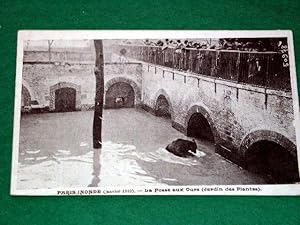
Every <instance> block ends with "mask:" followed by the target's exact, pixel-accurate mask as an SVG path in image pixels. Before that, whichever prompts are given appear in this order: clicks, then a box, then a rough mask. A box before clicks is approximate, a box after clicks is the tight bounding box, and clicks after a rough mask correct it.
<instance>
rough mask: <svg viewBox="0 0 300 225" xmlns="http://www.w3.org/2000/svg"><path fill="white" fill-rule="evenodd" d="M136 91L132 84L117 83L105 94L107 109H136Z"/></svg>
mask: <svg viewBox="0 0 300 225" xmlns="http://www.w3.org/2000/svg"><path fill="white" fill-rule="evenodd" d="M134 98H135V95H134V90H133V88H132V87H131V85H130V84H128V83H125V82H117V83H114V84H113V85H111V86H110V87H109V88H108V90H107V92H106V94H105V108H131V107H134Z"/></svg>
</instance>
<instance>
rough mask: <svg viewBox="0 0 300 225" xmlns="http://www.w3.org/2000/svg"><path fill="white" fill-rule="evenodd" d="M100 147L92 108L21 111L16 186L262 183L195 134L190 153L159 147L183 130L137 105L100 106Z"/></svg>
mask: <svg viewBox="0 0 300 225" xmlns="http://www.w3.org/2000/svg"><path fill="white" fill-rule="evenodd" d="M103 118H104V121H103V131H102V136H103V148H102V149H101V150H96V151H94V150H93V148H92V147H93V145H92V124H93V111H82V112H67V113H44V114H31V115H23V116H22V119H21V129H20V147H19V159H18V162H19V164H18V177H17V189H36V188H62V187H88V186H93V187H94V186H99V187H106V186H132V185H133V186H134V185H137V186H145V185H151V186H153V185H162V184H164V185H230V184H263V183H265V181H264V180H263V179H262V178H260V177H258V176H257V175H254V174H251V173H249V172H248V171H246V170H243V169H241V168H240V167H238V166H237V165H235V164H232V163H230V162H228V161H226V160H225V159H224V158H222V157H221V156H219V155H218V154H216V153H215V152H214V145H213V144H212V143H210V142H204V141H200V140H197V145H198V150H197V153H196V154H195V156H194V157H191V158H181V157H178V156H175V155H173V154H172V153H169V152H168V151H166V150H165V147H166V146H167V145H168V144H169V143H170V142H172V141H173V140H175V139H177V138H185V139H189V138H188V137H185V136H184V135H183V134H181V133H180V132H178V131H177V130H175V129H174V128H172V127H171V121H170V120H169V119H166V118H161V117H155V116H153V115H151V114H149V113H147V112H145V111H143V110H139V109H133V108H131V109H110V110H104V115H103Z"/></svg>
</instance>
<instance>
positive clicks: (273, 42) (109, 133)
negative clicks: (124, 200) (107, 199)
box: [11, 30, 300, 195]
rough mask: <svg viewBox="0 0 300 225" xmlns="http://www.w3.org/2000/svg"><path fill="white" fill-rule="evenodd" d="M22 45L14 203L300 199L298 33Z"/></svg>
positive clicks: (79, 35)
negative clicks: (22, 199)
mask: <svg viewBox="0 0 300 225" xmlns="http://www.w3.org/2000/svg"><path fill="white" fill-rule="evenodd" d="M95 40H102V41H101V46H102V45H103V48H102V49H101V52H102V53H103V58H104V60H103V61H101V60H100V61H99V60H96V58H97V55H99V54H98V53H99V52H98V53H96V52H97V47H96V48H95V46H97V45H96V43H97V41H95ZM17 47H18V52H17V72H16V92H15V114H14V141H13V161H12V176H11V194H12V195H299V194H300V189H299V187H300V186H299V183H298V182H299V166H298V165H299V153H298V152H297V150H299V127H300V126H299V101H298V92H297V82H296V71H295V58H294V47H293V39H292V33H291V32H290V31H163V30H161V31H147V30H145V31H125V30H123V31H110V30H106V31H20V32H19V33H18V46H17ZM100 55H101V54H100ZM97 59H98V58H97ZM101 62H102V64H101ZM97 63H98V64H97ZM98 65H100V66H98ZM101 65H103V67H102V66H101ZM101 68H103V74H102V75H103V78H104V83H103V90H102V91H103V104H102V103H101V106H103V107H104V110H103V114H101V116H97V117H95V116H94V111H95V103H96V109H97V107H98V106H99V104H100V103H99V102H98V101H97V99H98V98H99V96H100V97H102V95H101V93H100V92H99V90H101V88H100V89H98V88H97V89H96V77H97V76H101V73H100V72H99V71H100V69H101ZM99 74H100V75H99ZM98 87H99V86H98ZM96 90H97V91H96ZM97 93H98V96H96V94H97ZM100 102H101V101H100ZM98 109H99V108H98ZM96 111H97V110H96ZM94 118H96V119H98V120H100V121H101V122H102V128H101V133H102V134H101V135H100V136H101V137H102V139H100V141H99V143H100V145H99V146H101V145H102V147H101V148H98V147H99V146H98V147H97V146H96V147H95V142H94V145H93V134H95V123H94ZM93 126H94V132H93ZM296 128H297V129H296ZM97 129H98V128H97ZM97 129H96V133H97V132H99V129H98V130H97ZM94 141H95V137H94ZM297 146H298V148H297ZM297 153H298V154H297Z"/></svg>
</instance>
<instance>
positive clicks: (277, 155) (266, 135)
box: [240, 130, 299, 183]
mask: <svg viewBox="0 0 300 225" xmlns="http://www.w3.org/2000/svg"><path fill="white" fill-rule="evenodd" d="M240 154H241V155H242V157H243V159H244V164H245V167H246V168H247V169H248V170H250V171H251V172H254V173H258V174H262V175H263V176H265V177H266V179H267V181H268V182H269V183H293V182H297V181H299V171H298V161H297V151H296V145H295V144H294V143H293V142H291V141H290V140H289V139H288V138H286V137H285V136H283V135H282V134H279V133H277V132H275V131H270V130H256V131H253V132H251V133H250V134H248V135H246V136H245V137H244V138H243V141H242V143H241V145H240Z"/></svg>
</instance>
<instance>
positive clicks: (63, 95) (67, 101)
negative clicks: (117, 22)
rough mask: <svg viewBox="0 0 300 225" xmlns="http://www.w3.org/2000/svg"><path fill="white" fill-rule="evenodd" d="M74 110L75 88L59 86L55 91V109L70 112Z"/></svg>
mask: <svg viewBox="0 0 300 225" xmlns="http://www.w3.org/2000/svg"><path fill="white" fill-rule="evenodd" d="M75 110H76V90H75V89H74V88H69V87H65V88H60V89H57V90H56V91H55V111H57V112H70V111H75Z"/></svg>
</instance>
